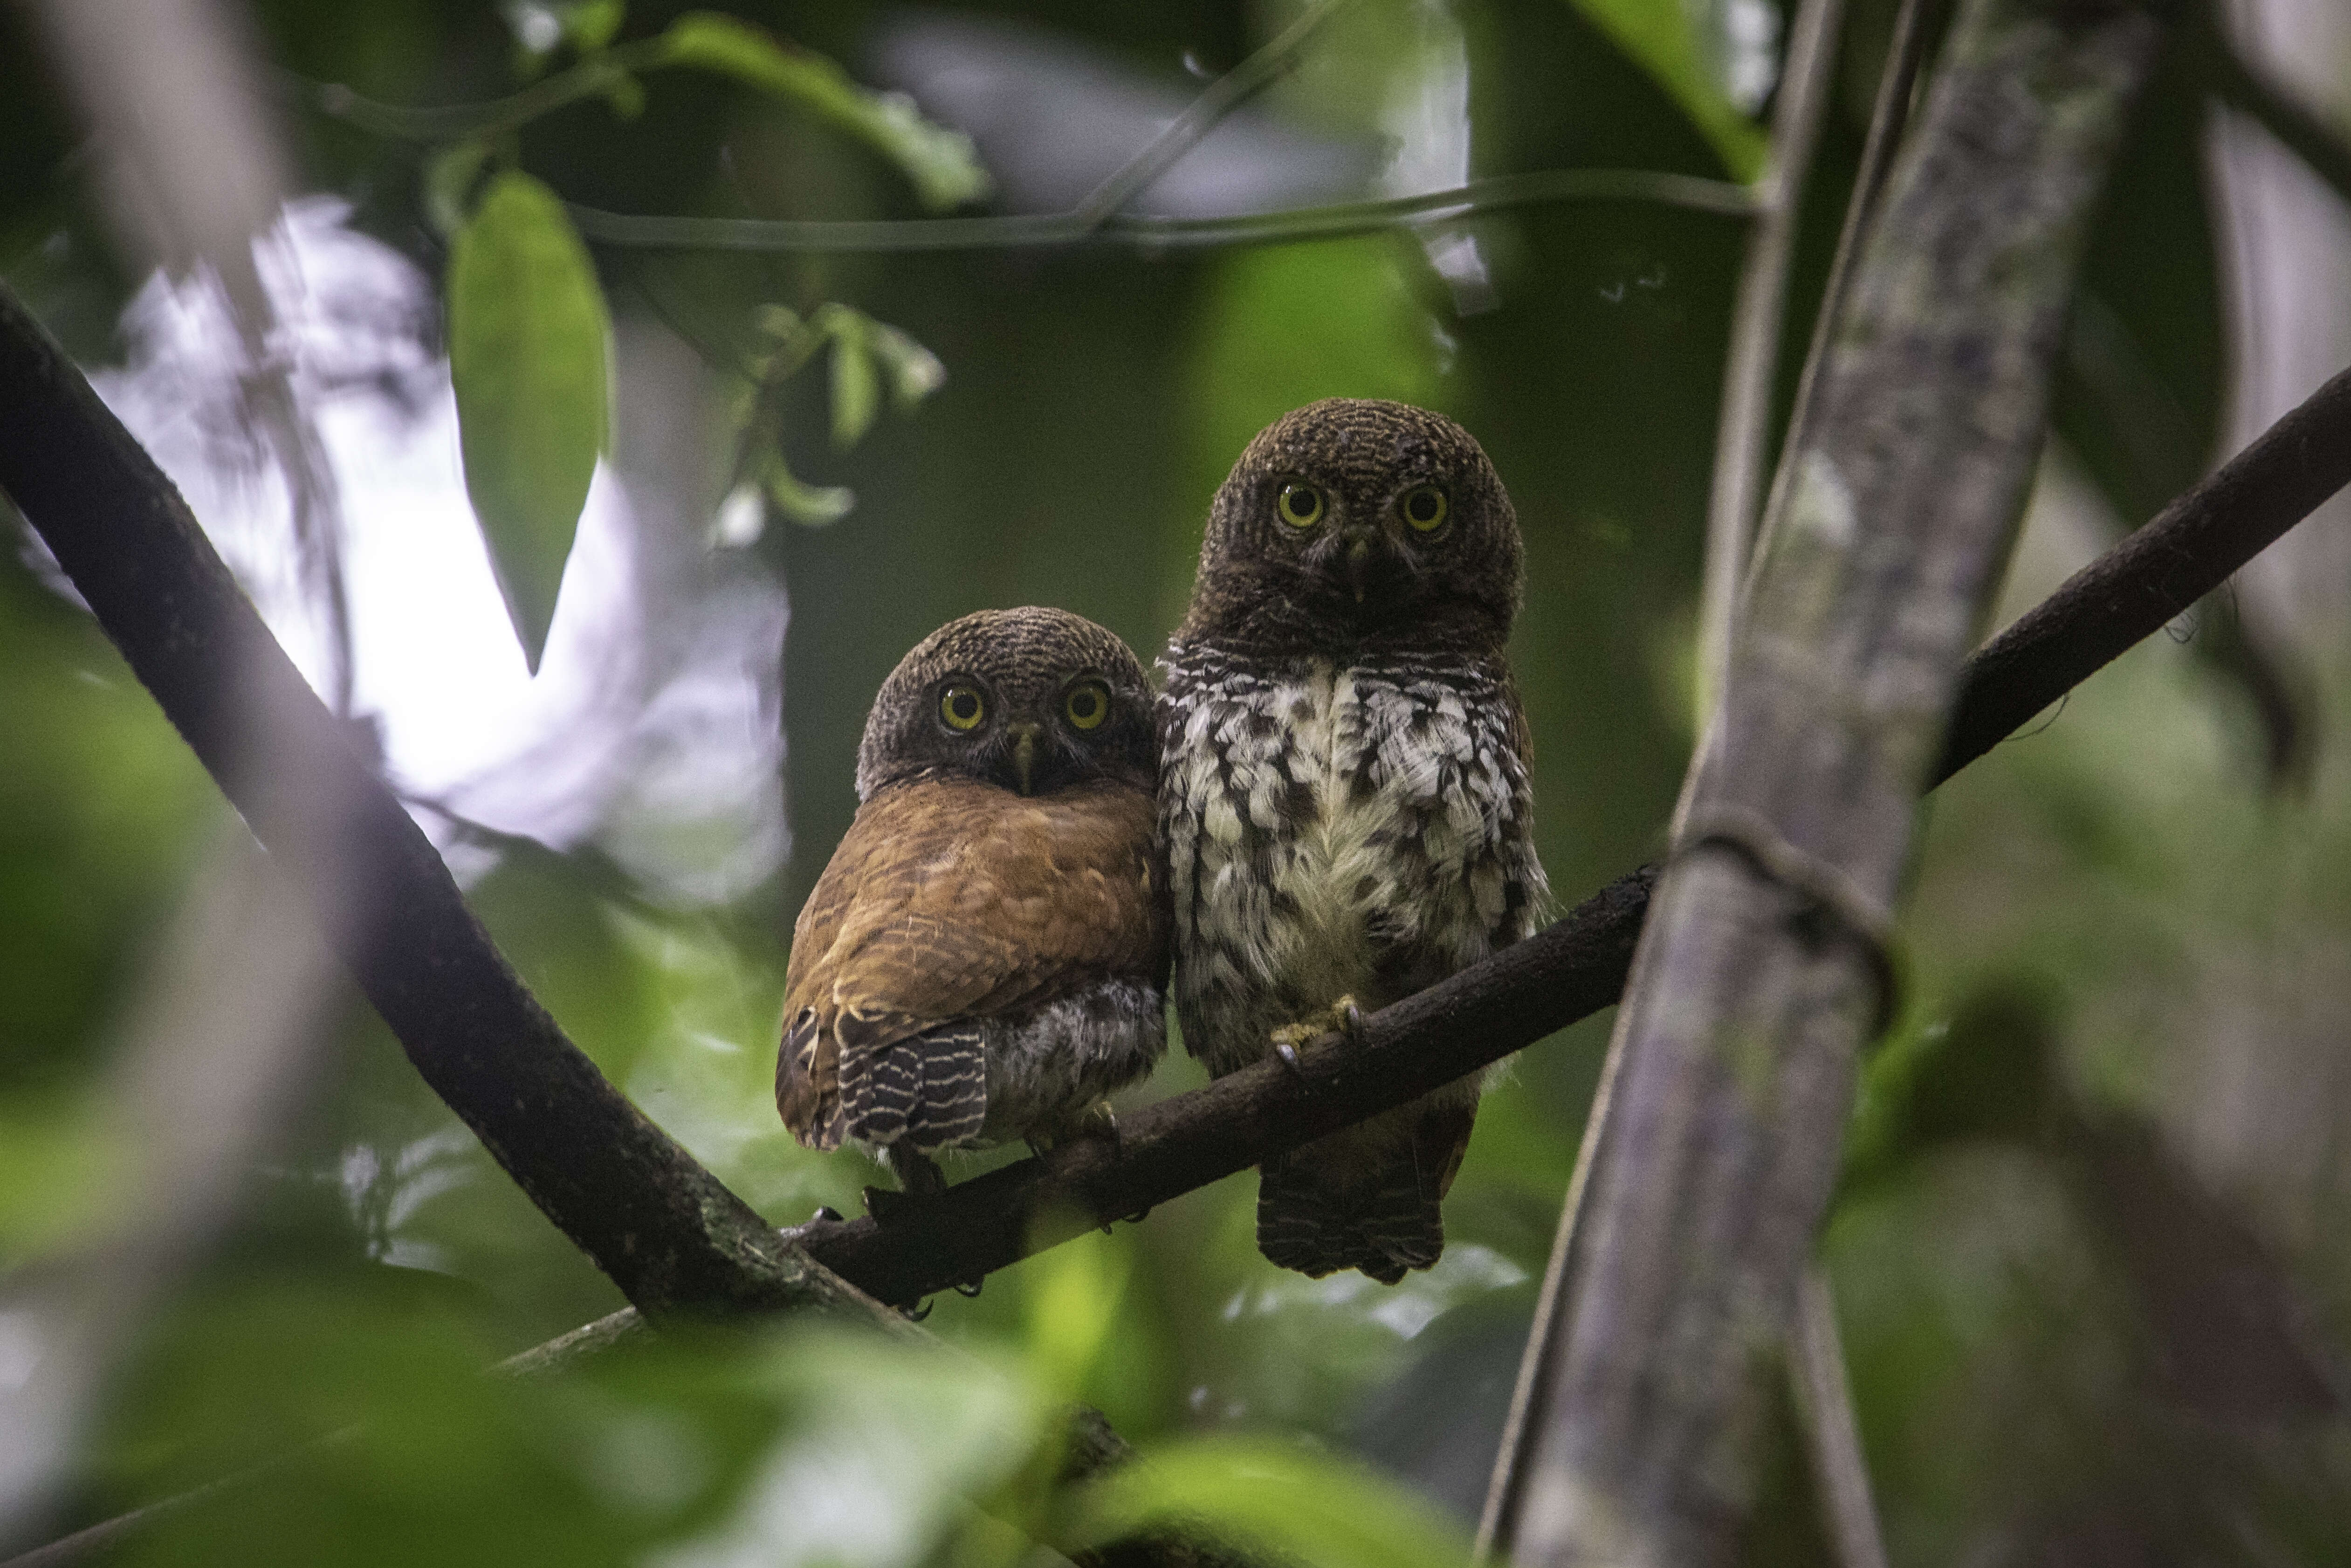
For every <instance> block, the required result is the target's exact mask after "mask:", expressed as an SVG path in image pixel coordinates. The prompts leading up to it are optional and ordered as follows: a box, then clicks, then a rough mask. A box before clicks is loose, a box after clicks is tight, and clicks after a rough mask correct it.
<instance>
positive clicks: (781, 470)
mask: <svg viewBox="0 0 2351 1568" xmlns="http://www.w3.org/2000/svg"><path fill="white" fill-rule="evenodd" d="M760 477H761V481H762V483H764V484H765V485H766V486H767V489H768V499H769V500H771V501H773V502H774V503H775V504H776V510H778V511H779V512H781V513H783V514H784V516H786V517H789V518H791V520H792V521H794V522H796V523H799V524H800V525H802V526H803V527H806V528H822V527H824V526H825V525H826V524H827V523H837V522H839V521H841V518H843V517H847V516H849V512H850V508H851V507H854V506H856V505H857V495H856V492H854V491H852V490H848V489H844V488H842V487H841V486H839V485H810V484H808V483H805V482H804V481H802V480H801V479H799V477H798V476H795V475H794V474H793V473H792V471H791V470H790V469H789V468H787V467H785V466H784V460H783V458H782V457H781V456H780V455H771V456H770V457H769V458H768V466H767V469H766V472H765V473H764V474H762V475H761V476H760Z"/></svg>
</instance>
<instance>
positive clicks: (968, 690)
mask: <svg viewBox="0 0 2351 1568" xmlns="http://www.w3.org/2000/svg"><path fill="white" fill-rule="evenodd" d="M939 716H940V717H941V718H943V719H945V720H946V725H947V727H948V728H949V729H977V728H978V727H979V721H980V720H981V719H984V718H986V717H987V699H986V698H985V697H983V696H981V695H979V693H978V692H977V691H976V690H974V689H973V688H972V687H970V686H949V687H948V688H947V689H946V692H944V693H943V694H941V695H940V697H939Z"/></svg>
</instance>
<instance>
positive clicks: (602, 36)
mask: <svg viewBox="0 0 2351 1568" xmlns="http://www.w3.org/2000/svg"><path fill="white" fill-rule="evenodd" d="M628 15H629V7H628V5H626V3H625V0H587V4H585V5H574V6H573V7H571V9H570V10H569V11H566V12H565V13H564V14H563V35H564V37H568V38H569V39H570V40H571V47H573V48H575V49H578V50H579V51H580V53H581V54H583V55H592V54H594V53H595V52H596V51H597V50H599V49H601V48H602V47H604V46H605V45H607V44H609V43H611V41H612V37H613V35H615V34H616V33H618V32H619V31H620V30H621V24H622V22H624V21H626V20H627V19H628Z"/></svg>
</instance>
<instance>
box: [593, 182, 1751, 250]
mask: <svg viewBox="0 0 2351 1568" xmlns="http://www.w3.org/2000/svg"><path fill="white" fill-rule="evenodd" d="M1547 202H1648V203H1654V204H1658V205H1661V206H1669V207H1682V208H1686V209H1687V210H1689V211H1691V212H1699V213H1716V214H1721V215H1723V216H1725V217H1747V216H1749V215H1750V214H1753V213H1754V212H1755V210H1756V205H1755V197H1754V194H1753V193H1751V192H1750V191H1749V190H1748V188H1747V187H1746V186H1744V185H1740V184H1733V183H1730V182H1729V181H1727V180H1706V179H1700V178H1699V177H1698V176H1697V175H1694V174H1668V173H1662V172H1656V171H1654V170H1648V169H1545V170H1538V171H1536V172H1532V173H1527V174H1498V175H1495V176H1494V177H1492V178H1490V179H1485V180H1472V181H1471V182H1469V183H1468V184H1467V185H1463V186H1460V187H1458V189H1455V190H1450V191H1430V192H1426V193H1423V194H1420V195H1416V196H1396V197H1392V198H1388V199H1385V200H1382V201H1375V202H1338V203H1333V204H1330V205H1327V206H1318V207H1291V208H1287V209H1285V210H1282V211H1280V212H1271V213H1244V214H1239V215H1238V216H1235V217H1218V218H1154V217H1131V216H1124V215H1113V216H1111V217H1107V218H1104V219H1102V221H1101V222H1100V223H1098V224H1097V223H1092V222H1089V221H1086V220H1083V219H1081V217H1079V216H1078V215H1077V214H1071V213H1035V214H1010V215H1008V216H1000V217H978V218H873V219H842V220H831V219H820V218H687V217H645V216H640V215H638V214H632V213H609V212H605V211H603V210H601V208H597V207H582V206H578V205H572V206H570V207H569V212H570V214H571V221H572V222H573V223H574V224H575V225H578V226H579V229H580V233H581V234H582V235H586V236H587V237H588V238H590V239H591V240H594V241H596V242H597V243H598V244H600V245H611V246H631V247H636V248H643V249H649V250H741V251H782V252H799V251H806V252H818V251H859V252H865V253H870V254H880V253H883V252H888V251H915V250H1036V249H1068V248H1091V249H1117V250H1135V251H1143V252H1146V253H1154V252H1159V251H1168V250H1195V249H1204V248H1207V247H1211V246H1238V245H1286V244H1290V243H1291V242H1293V241H1297V240H1310V239H1336V238H1339V237H1341V236H1343V235H1359V234H1373V233H1376V232H1378V231H1380V230H1382V229H1389V228H1395V227H1398V226H1400V225H1422V224H1428V225H1436V224H1445V223H1453V222H1458V220H1460V219H1462V218H1466V217H1472V216H1475V215H1476V214H1480V213H1493V212H1502V211H1506V210H1508V209H1510V208H1512V207H1526V206H1536V205H1540V204H1543V203H1547Z"/></svg>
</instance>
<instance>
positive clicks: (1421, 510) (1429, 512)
mask: <svg viewBox="0 0 2351 1568" xmlns="http://www.w3.org/2000/svg"><path fill="white" fill-rule="evenodd" d="M1409 510H1410V511H1411V513H1412V515H1413V517H1414V518H1415V519H1416V520H1417V521H1419V522H1424V523H1425V522H1427V521H1428V520H1429V519H1431V518H1432V517H1436V516H1437V497H1435V496H1433V495H1431V494H1430V493H1429V492H1428V491H1426V490H1423V491H1422V492H1421V493H1420V494H1419V495H1417V496H1415V497H1413V498H1412V500H1411V502H1410V504H1409Z"/></svg>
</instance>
